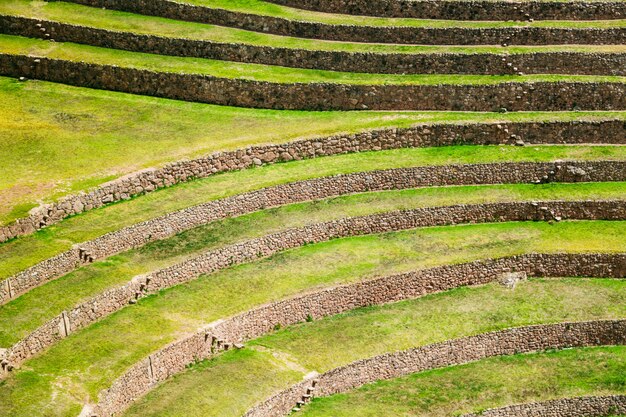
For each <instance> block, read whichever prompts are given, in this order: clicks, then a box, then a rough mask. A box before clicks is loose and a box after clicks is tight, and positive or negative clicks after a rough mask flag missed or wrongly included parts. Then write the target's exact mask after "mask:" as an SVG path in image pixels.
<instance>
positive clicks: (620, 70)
mask: <svg viewBox="0 0 626 417" xmlns="http://www.w3.org/2000/svg"><path fill="white" fill-rule="evenodd" d="M42 28H43V29H45V32H43V31H42V30H41V29H42ZM0 30H1V31H2V33H6V34H9V35H17V36H26V37H31V38H43V39H54V40H55V41H57V42H74V43H82V44H87V45H92V46H98V47H104V48H115V49H121V50H126V51H132V52H142V53H152V54H160V55H171V56H182V57H198V58H208V59H217V60H225V61H236V62H245V63H255V64H263V65H277V66H283V67H293V68H304V69H319V70H327V71H344V72H366V73H377V74H486V75H503V74H507V75H510V74H517V73H519V72H523V73H524V74H572V75H626V53H583V52H536V53H523V54H520V53H515V54H508V53H506V49H505V48H503V49H502V53H473V54H468V53H365V52H349V51H324V50H310V49H292V48H282V47H271V46H260V45H252V44H236V43H221V42H213V41H209V40H194V39H184V38H174V37H163V36H154V35H145V34H135V33H132V32H120V31H111V30H106V29H98V28H93V27H87V26H78V25H73V24H68V23H61V22H56V21H49V20H40V19H33V18H26V17H19V16H3V15H0Z"/></svg>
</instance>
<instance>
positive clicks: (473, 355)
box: [103, 320, 626, 417]
mask: <svg viewBox="0 0 626 417" xmlns="http://www.w3.org/2000/svg"><path fill="white" fill-rule="evenodd" d="M624 344H626V320H607V321H591V322H578V323H560V324H551V325H539V326H528V327H518V328H514V329H509V330H503V331H498V332H493V333H485V334H481V335H477V336H471V337H465V338H462V339H455V340H449V341H446V342H442V343H436V344H433V345H428V346H423V347H418V348H415V349H410V350H405V351H400V352H396V353H389V354H385V355H380V356H376V357H373V358H369V359H364V360H360V361H357V362H353V363H351V364H349V365H346V366H342V367H340V368H336V369H333V370H331V371H328V372H325V373H323V374H321V375H319V376H315V377H312V378H310V379H309V381H310V382H314V385H315V390H314V391H312V394H313V395H314V396H315V397H325V396H329V395H333V394H338V393H343V392H346V391H350V390H353V389H355V388H358V387H360V386H362V385H364V384H367V383H371V382H375V381H380V380H386V379H392V378H398V377H401V376H405V375H409V374H412V373H417V372H423V371H426V370H430V369H436V368H443V367H447V366H452V365H460V364H465V363H469V362H475V361H479V360H481V359H486V358H490V357H494V356H501V355H513V354H519V353H530V352H541V351H545V350H551V349H564V348H572V347H589V346H603V345H624ZM306 382H308V381H305V382H304V383H300V384H298V385H296V386H294V387H292V388H290V389H288V390H286V391H283V392H281V393H279V394H277V395H275V396H274V397H272V398H270V399H268V400H267V401H265V402H264V403H262V404H260V405H258V406H256V407H254V408H253V409H251V410H249V411H248V412H247V413H246V414H245V417H278V416H285V415H288V414H289V413H290V412H291V410H292V409H293V408H294V407H295V406H296V405H297V402H298V401H301V400H298V401H293V400H294V399H296V398H298V396H300V398H303V395H304V394H305V392H303V389H307V390H308V388H305V387H306ZM103 415H106V414H103ZM494 415H496V416H499V415H501V414H494ZM515 415H516V416H519V414H515ZM542 416H543V415H542ZM559 416H562V415H559Z"/></svg>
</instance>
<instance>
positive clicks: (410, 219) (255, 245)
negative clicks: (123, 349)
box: [5, 200, 626, 368]
mask: <svg viewBox="0 0 626 417" xmlns="http://www.w3.org/2000/svg"><path fill="white" fill-rule="evenodd" d="M562 219H569V220H624V219H626V204H624V201H622V200H612V201H544V202H518V203H491V204H476V205H457V206H444V207H431V208H421V209H413V210H402V211H393V212H385V213H380V214H373V215H368V216H361V217H351V218H343V219H339V220H333V221H329V222H325V223H317V224H311V225H307V226H303V227H300V228H292V229H287V230H283V231H280V232H276V233H273V234H269V235H265V236H262V237H259V238H255V239H250V240H246V241H243V242H239V243H235V244H232V245H229V246H225V247H222V248H219V249H215V250H211V251H208V252H205V253H204V254H201V255H199V256H195V257H193V258H191V259H187V260H185V261H182V262H180V263H178V264H175V265H172V266H169V267H166V268H163V269H160V270H157V271H153V272H150V273H148V274H145V275H140V276H136V277H135V278H133V279H132V280H131V281H130V282H128V283H126V284H124V285H121V286H118V287H116V288H112V289H109V290H106V291H104V292H103V293H101V294H99V295H97V296H95V297H93V298H91V299H89V300H86V301H85V302H83V303H81V304H79V305H77V306H75V307H74V308H72V309H71V310H69V311H67V313H64V314H61V315H59V316H57V317H55V318H53V319H52V320H50V321H48V322H47V323H45V324H43V325H42V326H41V327H39V328H38V329H36V330H35V331H33V332H32V333H30V334H29V335H28V336H27V337H25V338H23V339H22V340H20V341H19V342H18V343H16V344H15V345H13V346H12V347H10V348H9V349H7V351H6V352H5V359H6V361H7V367H10V368H15V367H17V366H19V365H20V364H22V363H23V362H24V361H26V360H28V359H29V358H31V357H32V356H34V355H37V354H38V353H40V352H42V351H43V350H45V349H47V348H48V347H49V346H51V345H52V344H54V343H56V342H58V341H59V340H61V339H63V338H64V337H66V333H65V331H64V330H63V329H68V330H69V331H71V332H76V331H79V330H80V329H83V328H85V327H87V326H89V325H91V324H93V323H95V322H97V321H99V320H101V319H103V318H104V317H107V316H108V315H110V314H112V313H114V312H116V311H119V310H121V309H123V308H125V307H128V306H129V305H132V304H135V303H136V302H137V301H138V300H139V299H140V298H141V297H145V296H147V295H150V294H154V293H157V292H159V291H161V290H164V289H167V288H171V287H173V286H176V285H179V284H183V283H186V282H189V281H192V280H195V279H197V278H199V277H200V276H202V275H206V274H211V273H215V272H217V271H220V270H223V269H225V268H229V267H231V266H234V265H239V264H243V263H247V262H252V261H255V260H259V259H262V258H267V257H269V256H272V255H275V254H277V253H280V252H284V251H287V250H290V249H295V248H298V247H301V246H304V245H306V244H313V243H321V242H327V241H330V240H333V239H339V238H345V237H354V236H364V235H371V234H381V233H388V232H396V231H402V230H409V229H415V228H418V227H430V226H444V225H456V224H468V223H489V222H510V221H560V220H562ZM66 317H67V318H69V325H67V326H66V325H65V322H64V319H65V318H66Z"/></svg>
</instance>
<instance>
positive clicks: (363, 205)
mask: <svg viewBox="0 0 626 417" xmlns="http://www.w3.org/2000/svg"><path fill="white" fill-rule="evenodd" d="M611 198H626V183H600V184H553V185H547V186H534V185H522V186H520V185H512V186H483V187H452V188H438V189H428V188H427V189H418V190H406V191H393V192H383V193H366V194H358V195H353V196H349V197H342V198H335V199H331V200H324V201H322V202H316V203H306V204H295V205H290V206H285V207H282V208H280V209H274V210H266V211H263V212H259V213H256V214H252V215H246V216H243V217H240V218H237V219H233V220H227V221H222V222H217V223H213V224H211V225H209V226H204V227H199V228H196V229H193V230H191V231H188V232H186V233H182V234H180V235H178V236H176V237H173V238H170V239H167V240H163V241H160V242H155V243H153V244H151V245H148V246H146V247H144V248H142V249H140V250H134V251H130V252H126V253H123V254H120V255H117V256H114V257H112V258H110V259H107V260H106V261H102V262H97V263H95V264H93V265H90V266H87V267H84V268H81V269H80V270H78V271H76V272H74V273H71V274H69V275H68V276H66V277H64V278H62V279H57V280H55V281H52V282H50V283H48V284H46V285H44V286H42V287H39V288H36V289H34V290H33V291H30V292H29V293H27V294H25V295H23V296H21V297H19V298H18V299H16V300H13V301H11V302H9V303H8V304H5V305H3V306H0V347H3V346H5V347H6V346H10V345H12V344H13V343H15V342H17V341H18V340H20V339H21V338H23V337H25V336H26V335H27V334H28V333H29V332H31V331H33V330H34V329H35V328H37V327H38V326H40V325H41V324H43V323H44V322H45V321H46V320H48V319H50V318H51V317H54V316H56V315H58V314H60V313H61V312H62V311H64V310H67V309H70V308H71V307H73V306H74V305H76V304H77V303H79V302H80V301H81V300H83V299H85V298H88V297H90V296H94V295H95V294H98V293H100V292H102V291H103V290H104V289H106V288H110V287H111V286H113V285H119V284H121V283H124V282H127V281H129V280H130V279H131V278H132V277H133V276H135V275H139V274H142V273H146V272H149V271H151V270H154V269H157V268H162V267H165V266H168V265H171V264H173V263H175V262H178V261H181V260H182V259H185V258H190V257H193V256H196V255H198V254H199V253H202V252H204V251H207V250H210V249H215V248H217V247H221V246H224V245H226V244H230V243H234V242H237V241H241V240H244V239H249V238H253V237H257V236H262V235H264V234H269V233H272V232H275V231H279V230H284V229H286V228H288V227H298V226H302V225H304V224H310V223H314V222H322V221H328V220H333V219H338V218H343V217H349V216H360V215H367V214H373V213H377V212H383V211H391V210H400V209H407V208H415V207H426V206H437V205H453V204H475V203H483V202H493V201H514V200H533V199H534V200H551V199H553V200H557V199H566V200H574V199H575V200H579V199H611Z"/></svg>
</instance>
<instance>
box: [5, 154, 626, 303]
mask: <svg viewBox="0 0 626 417" xmlns="http://www.w3.org/2000/svg"><path fill="white" fill-rule="evenodd" d="M596 181H598V182H600V181H603V182H608V181H626V161H596V162H575V161H559V162H558V163H550V162H546V163H532V162H529V163H495V164H476V165H443V166H425V167H415V168H401V169H390V170H383V171H370V172H359V173H355V174H346V175H337V176H332V177H325V178H318V179H311V180H305V181H299V182H294V183H287V184H283V185H278V186H274V187H269V188H264V189H260V190H256V191H251V192H248V193H243V194H239V195H235V196H232V197H227V198H224V199H220V200H215V201H210V202H208V203H204V204H199V205H197V206H193V207H188V208H185V209H183V210H179V211H176V212H172V213H169V214H166V215H163V216H160V217H157V218H154V219H151V220H148V221H145V222H141V223H138V224H135V225H132V226H128V227H125V228H122V229H120V230H116V231H114V232H111V233H107V234H105V235H103V236H101V237H98V238H96V239H94V240H91V241H88V242H83V243H81V244H79V245H76V246H75V247H74V248H72V249H70V250H68V251H65V252H63V253H61V254H59V255H57V256H54V257H52V258H49V259H47V260H45V261H42V262H40V263H38V264H36V265H34V266H32V267H30V268H28V269H26V270H24V271H22V272H20V273H18V274H16V275H13V276H12V277H9V278H7V279H6V280H4V281H0V304H4V303H6V302H8V301H9V300H11V299H13V298H16V297H18V296H19V295H20V294H23V293H25V292H28V291H29V290H31V289H33V288H35V287H37V286H39V285H42V284H44V283H46V282H48V281H50V280H52V279H54V278H57V277H59V276H62V275H65V274H67V273H69V272H71V271H73V270H74V269H76V268H78V267H80V266H82V265H86V264H89V263H91V262H93V261H94V260H96V259H102V258H106V257H109V256H112V255H114V254H117V253H120V252H123V251H127V250H130V249H134V248H138V247H141V246H143V245H145V244H147V243H149V242H153V241H156V240H160V239H165V238H167V237H170V236H173V235H175V234H177V233H180V232H183V231H185V230H189V229H192V228H194V227H198V226H201V225H204V224H208V223H210V222H213V221H217V220H220V219H225V218H228V217H235V216H240V215H243V214H246V213H251V212H254V211H258V210H263V209H267V208H270V207H277V206H281V205H286V204H292V203H297V202H303V201H312V200H319V199H324V198H330V197H334V196H340V195H346V194H352V193H362V192H370V191H383V190H394V189H408V188H417V187H427V186H446V185H471V184H476V185H478V184H509V183H511V184H513V183H537V182H596ZM9 288H11V291H8V289H9Z"/></svg>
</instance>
